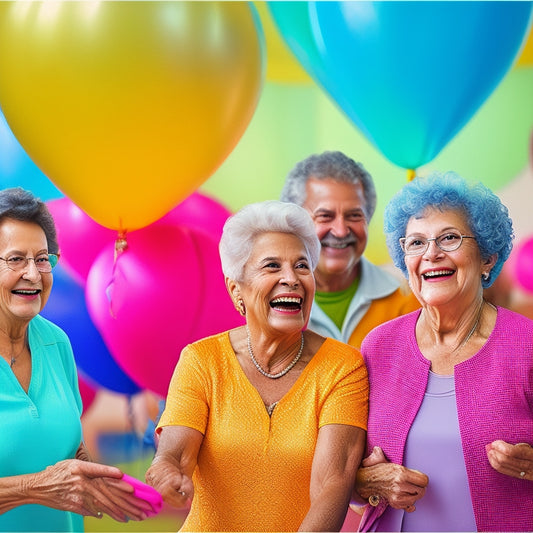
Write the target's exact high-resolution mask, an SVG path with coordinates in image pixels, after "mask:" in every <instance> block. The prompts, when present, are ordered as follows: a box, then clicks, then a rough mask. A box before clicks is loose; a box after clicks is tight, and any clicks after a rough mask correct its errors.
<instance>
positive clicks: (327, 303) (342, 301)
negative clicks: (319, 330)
mask: <svg viewBox="0 0 533 533" xmlns="http://www.w3.org/2000/svg"><path fill="white" fill-rule="evenodd" d="M358 286H359V276H358V277H357V278H355V280H354V282H353V283H352V284H351V285H350V286H349V287H348V288H347V289H344V290H343V291H338V292H322V291H316V293H315V302H316V303H317V304H318V305H319V306H320V308H321V309H322V311H324V313H326V315H328V316H329V318H331V320H333V323H334V324H335V325H336V326H337V327H338V328H339V330H341V329H342V323H343V322H344V318H345V317H346V313H347V312H348V307H350V302H351V301H352V298H353V296H354V294H355V293H356V292H357V287H358Z"/></svg>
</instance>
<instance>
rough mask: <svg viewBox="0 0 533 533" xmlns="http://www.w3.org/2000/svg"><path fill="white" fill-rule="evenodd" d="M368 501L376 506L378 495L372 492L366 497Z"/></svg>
mask: <svg viewBox="0 0 533 533" xmlns="http://www.w3.org/2000/svg"><path fill="white" fill-rule="evenodd" d="M368 503H369V504H370V505H371V506H372V507H377V506H378V505H379V496H378V495H377V494H372V496H370V498H368Z"/></svg>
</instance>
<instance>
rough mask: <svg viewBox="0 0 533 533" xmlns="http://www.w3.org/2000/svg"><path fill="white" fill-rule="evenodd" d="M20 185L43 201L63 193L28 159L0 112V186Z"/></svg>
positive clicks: (61, 195)
mask: <svg viewBox="0 0 533 533" xmlns="http://www.w3.org/2000/svg"><path fill="white" fill-rule="evenodd" d="M8 187H22V188H24V189H27V190H29V191H31V192H32V193H33V194H34V195H35V196H37V197H39V198H40V199H41V200H42V201H43V202H46V201H48V200H55V199H57V198H62V197H63V194H62V193H61V192H60V191H59V189H57V187H56V186H55V185H54V184H53V183H52V182H51V181H50V180H49V179H48V178H47V177H46V176H45V175H44V174H43V173H42V172H41V171H40V170H39V167H37V165H36V164H35V163H34V162H33V161H32V160H31V159H30V157H29V156H28V154H26V152H25V151H24V149H23V148H22V146H21V145H20V143H19V142H18V141H17V139H16V137H15V136H14V135H13V132H12V131H11V129H10V128H9V126H8V124H7V122H6V119H5V118H4V115H3V114H2V113H0V188H2V189H6V188H8Z"/></svg>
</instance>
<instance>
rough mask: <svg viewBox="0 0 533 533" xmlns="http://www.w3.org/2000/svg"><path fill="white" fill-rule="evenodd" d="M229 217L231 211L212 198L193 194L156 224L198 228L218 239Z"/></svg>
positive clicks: (196, 193) (197, 193)
mask: <svg viewBox="0 0 533 533" xmlns="http://www.w3.org/2000/svg"><path fill="white" fill-rule="evenodd" d="M230 215H231V211H230V210H229V209H228V208H227V207H225V206H224V205H222V204H221V203H220V202H218V201H217V200H215V199H214V198H210V197H209V196H206V195H204V194H200V193H199V192H195V193H193V194H191V195H190V196H189V197H187V198H186V199H185V200H183V202H181V203H180V204H178V205H177V206H176V207H175V208H174V209H172V210H171V211H169V212H168V213H167V214H166V215H165V216H164V217H163V218H161V219H160V220H159V222H157V223H158V224H160V223H161V224H169V223H170V224H173V225H179V226H187V227H191V228H198V229H202V230H206V231H207V232H209V233H210V234H211V235H213V236H216V237H220V236H221V235H222V228H223V227H224V223H225V222H226V220H227V218H228V217H229V216H230Z"/></svg>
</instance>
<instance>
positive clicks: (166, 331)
mask: <svg viewBox="0 0 533 533" xmlns="http://www.w3.org/2000/svg"><path fill="white" fill-rule="evenodd" d="M204 247H210V248H211V250H212V252H209V253H207V255H208V256H209V260H210V261H212V262H213V263H214V258H215V257H216V256H215V249H216V240H213V239H212V238H208V237H207V238H206V236H205V234H203V233H201V232H200V231H199V230H193V229H190V228H184V227H179V226H164V225H162V224H152V225H151V226H148V227H146V228H142V229H140V230H137V231H134V232H132V233H130V234H128V248H127V250H126V251H124V252H123V253H122V254H120V255H119V256H118V259H117V261H116V263H115V264H114V263H113V261H114V258H113V257H114V246H113V245H109V246H106V247H105V248H104V249H103V250H102V252H101V253H100V255H99V256H98V257H97V258H96V260H95V262H94V264H93V266H92V268H91V270H90V272H89V276H88V278H87V285H86V300H87V308H88V310H89V314H90V316H91V318H92V320H93V322H94V324H95V325H96V327H97V329H98V330H99V331H100V334H101V335H102V337H103V339H104V341H105V343H106V346H107V347H108V348H109V351H110V352H111V354H112V355H113V358H114V359H115V360H116V361H117V363H118V364H119V365H120V366H121V367H122V368H123V370H124V371H125V372H126V373H127V374H128V375H129V376H130V377H131V378H132V379H133V380H134V381H135V382H136V383H138V384H139V385H140V386H142V387H144V388H146V389H149V390H151V391H153V392H156V393H158V394H160V395H161V396H165V395H166V393H167V388H168V384H169V381H170V378H171V376H172V372H173V370H174V367H175V365H176V363H177V361H178V358H179V354H180V352H181V350H182V348H183V347H184V346H185V345H186V344H188V343H190V342H192V341H193V340H196V338H195V337H196V336H197V335H199V334H204V333H206V332H207V331H208V327H207V326H208V325H207V323H206V322H205V321H206V320H207V318H205V317H207V316H209V317H210V318H209V320H212V321H213V322H211V329H212V330H213V332H214V331H216V330H218V329H220V328H219V327H218V323H214V320H215V318H214V317H215V316H216V314H215V313H213V314H212V315H211V308H212V307H213V308H218V310H219V313H220V320H221V323H222V324H224V325H225V324H226V319H227V315H228V314H229V310H228V307H227V303H226V300H224V299H222V288H221V287H220V285H221V283H223V282H222V279H221V277H216V276H215V281H214V280H213V279H211V275H212V274H213V272H212V271H211V270H208V269H214V268H219V266H218V265H219V263H216V264H217V266H216V267H214V266H212V265H206V264H204V261H205V257H206V252H205V250H204V249H203V248H204ZM217 280H218V281H217ZM214 286H216V287H217V289H216V290H215V289H214V288H213V287H214ZM226 299H229V297H228V296H226ZM231 310H232V311H233V314H235V313H236V312H235V311H234V310H233V309H231ZM237 316H238V315H237ZM204 322H205V323H204Z"/></svg>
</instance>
